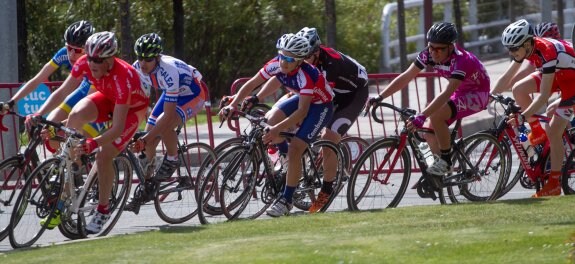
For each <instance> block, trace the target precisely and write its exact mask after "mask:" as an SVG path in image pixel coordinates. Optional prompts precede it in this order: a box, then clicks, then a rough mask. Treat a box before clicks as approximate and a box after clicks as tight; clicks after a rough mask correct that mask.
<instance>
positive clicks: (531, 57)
mask: <svg viewBox="0 0 575 264" xmlns="http://www.w3.org/2000/svg"><path fill="white" fill-rule="evenodd" d="M501 42H502V43H503V45H504V46H505V47H506V48H507V49H508V50H509V54H510V55H511V56H512V57H513V61H514V62H513V64H517V65H518V64H521V63H522V62H523V60H528V61H530V62H532V63H533V64H534V65H535V67H537V68H540V69H541V74H542V75H541V86H540V93H539V95H538V96H537V97H536V98H535V100H533V102H531V103H530V104H529V105H527V106H526V107H525V108H524V110H523V113H522V114H521V115H519V116H513V117H512V120H510V121H511V122H512V123H513V124H519V125H520V124H522V123H523V122H524V121H529V120H532V116H533V114H535V113H536V112H537V111H538V110H539V109H540V108H541V107H542V106H544V105H545V104H546V103H547V101H548V100H549V96H550V95H551V93H552V91H553V90H554V88H558V89H559V91H560V92H561V101H560V102H559V105H558V107H557V108H556V110H555V112H554V115H553V117H552V118H551V122H550V125H549V129H548V131H547V134H548V138H549V143H550V148H551V154H550V157H551V172H550V174H549V179H548V181H547V183H546V184H545V185H544V186H543V188H542V189H541V190H540V191H539V192H537V193H536V194H535V195H533V197H542V196H552V195H561V186H560V184H559V177H560V175H561V166H562V161H563V153H564V147H563V140H562V134H563V131H564V130H565V127H566V126H567V123H568V122H569V121H570V120H571V117H572V116H573V106H574V105H575V90H573V89H571V86H572V84H573V82H575V52H574V51H573V45H572V44H571V43H569V42H566V41H562V40H556V39H551V38H540V37H534V36H533V29H532V28H531V25H530V24H529V22H527V21H526V20H524V19H522V20H519V21H516V22H514V23H512V24H510V25H509V26H507V28H505V30H504V31H503V34H502V36H501ZM510 68H513V67H510Z"/></svg>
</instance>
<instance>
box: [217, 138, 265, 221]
mask: <svg viewBox="0 0 575 264" xmlns="http://www.w3.org/2000/svg"><path fill="white" fill-rule="evenodd" d="M255 151H258V150H257V149H256V150H255ZM255 151H249V150H248V149H246V148H245V147H243V146H238V147H234V148H232V149H230V150H229V151H227V152H226V153H225V154H223V155H222V156H221V157H222V160H229V161H230V162H229V163H227V165H226V166H222V167H221V170H220V172H221V173H222V176H223V177H222V181H221V183H220V198H219V200H220V206H221V208H222V210H223V213H224V215H225V216H226V217H227V219H229V220H233V219H238V218H255V216H254V215H258V213H259V215H261V212H262V210H261V208H263V207H266V206H267V205H266V204H264V203H263V202H262V201H261V199H259V198H258V196H257V195H258V192H257V191H254V190H255V185H256V181H257V179H258V174H259V171H260V168H259V165H260V163H259V161H258V160H257V158H256V155H254V154H253V153H254V152H255ZM228 157H229V158H228ZM244 210H245V214H244Z"/></svg>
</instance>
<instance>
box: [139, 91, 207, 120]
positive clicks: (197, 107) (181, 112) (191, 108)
mask: <svg viewBox="0 0 575 264" xmlns="http://www.w3.org/2000/svg"><path fill="white" fill-rule="evenodd" d="M206 95H207V92H206V91H205V90H204V89H201V90H200V94H194V95H187V96H179V97H178V101H177V106H176V112H177V113H178V116H179V117H180V120H181V121H182V124H184V123H185V121H186V120H187V119H190V118H192V117H194V116H196V115H197V114H198V113H199V112H200V111H201V110H202V108H203V107H204V103H205V102H206V99H207V98H206ZM165 98H166V92H163V93H162V95H161V96H160V99H158V102H157V103H156V106H154V110H152V113H151V114H150V117H149V118H148V124H150V125H153V126H155V125H156V120H157V119H158V117H159V116H160V115H161V114H163V113H164V101H165Z"/></svg>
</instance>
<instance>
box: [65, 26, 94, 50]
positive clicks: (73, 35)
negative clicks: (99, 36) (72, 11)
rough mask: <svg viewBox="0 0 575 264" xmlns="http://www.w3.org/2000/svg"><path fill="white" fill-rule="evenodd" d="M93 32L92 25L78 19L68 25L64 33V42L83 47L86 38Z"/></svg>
mask: <svg viewBox="0 0 575 264" xmlns="http://www.w3.org/2000/svg"><path fill="white" fill-rule="evenodd" d="M92 34H94V27H93V26H92V24H91V23H90V22H88V21H86V20H80V21H77V22H74V23H73V24H72V25H70V26H69V27H68V28H67V29H66V32H65V33H64V40H66V43H67V44H69V45H72V46H76V47H84V44H86V40H87V39H88V37H90V36H91V35H92Z"/></svg>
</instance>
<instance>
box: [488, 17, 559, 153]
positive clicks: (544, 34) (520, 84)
mask: <svg viewBox="0 0 575 264" xmlns="http://www.w3.org/2000/svg"><path fill="white" fill-rule="evenodd" d="M524 23H527V21H525V22H524ZM533 33H534V34H535V36H537V37H541V38H553V39H557V40H559V41H561V34H560V33H559V29H558V28H557V24H555V23H549V22H543V23H539V24H538V25H537V26H536V27H535V30H534V32H533ZM516 62H518V61H516ZM541 76H542V73H541V69H540V68H539V69H537V68H536V65H535V63H534V62H533V61H529V60H527V62H525V63H511V64H510V65H509V68H507V70H506V71H505V73H504V74H503V75H502V76H501V77H500V78H499V79H498V80H497V81H496V82H495V86H494V87H493V89H492V90H491V93H492V94H499V93H501V92H503V91H505V90H507V89H509V88H511V89H512V91H513V97H514V98H515V100H516V101H517V104H519V106H520V107H521V108H523V109H525V108H526V107H527V106H528V105H530V104H531V102H532V101H533V100H531V96H530V94H532V93H535V92H537V93H538V92H539V90H540V86H541ZM553 87H554V88H553V92H558V91H559V90H558V88H557V86H556V85H554V86H553ZM528 123H529V126H530V127H531V133H529V135H528V138H529V141H530V142H531V144H533V145H538V144H541V143H543V142H545V141H546V140H547V137H546V134H545V131H544V129H543V128H542V126H541V123H539V119H537V118H531V119H530V120H528Z"/></svg>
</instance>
